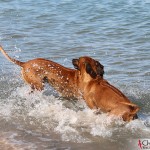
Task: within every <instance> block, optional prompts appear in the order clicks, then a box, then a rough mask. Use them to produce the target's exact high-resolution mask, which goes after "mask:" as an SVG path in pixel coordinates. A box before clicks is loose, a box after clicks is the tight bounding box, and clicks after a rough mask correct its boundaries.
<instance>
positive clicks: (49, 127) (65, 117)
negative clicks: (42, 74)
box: [0, 86, 150, 143]
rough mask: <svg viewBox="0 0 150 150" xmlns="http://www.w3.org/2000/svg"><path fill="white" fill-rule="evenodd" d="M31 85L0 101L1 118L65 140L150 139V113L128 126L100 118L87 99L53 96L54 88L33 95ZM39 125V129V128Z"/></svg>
mask: <svg viewBox="0 0 150 150" xmlns="http://www.w3.org/2000/svg"><path fill="white" fill-rule="evenodd" d="M29 92H30V88H29V87H28V86H21V87H18V88H17V89H15V90H13V91H12V92H11V94H10V96H9V97H8V98H7V99H2V100H1V102H0V117H1V118H5V119H7V120H16V124H18V123H19V124H20V125H21V126H24V128H26V126H28V128H30V129H31V128H32V130H33V131H34V130H35V131H36V130H37V129H38V130H39V131H40V132H43V131H44V130H46V131H47V132H54V133H56V134H59V135H60V137H61V139H62V140H63V141H73V142H78V143H88V142H93V141H99V140H100V139H105V138H107V139H112V138H113V139H114V140H117V139H118V137H119V136H120V135H121V134H123V135H124V136H125V137H126V138H135V137H136V138H138V137H147V136H148V135H149V134H150V117H149V114H145V115H142V113H141V114H139V116H140V118H139V119H138V120H134V121H131V122H129V123H125V122H124V121H122V119H121V118H117V117H114V116H108V114H107V113H101V114H99V115H96V113H95V111H96V110H91V109H89V108H88V107H87V106H86V104H85V102H84V101H83V100H78V101H75V100H66V99H64V98H61V97H59V96H58V95H55V94H53V89H48V90H45V91H43V92H38V91H36V92H34V93H32V94H29ZM35 126H36V127H35Z"/></svg>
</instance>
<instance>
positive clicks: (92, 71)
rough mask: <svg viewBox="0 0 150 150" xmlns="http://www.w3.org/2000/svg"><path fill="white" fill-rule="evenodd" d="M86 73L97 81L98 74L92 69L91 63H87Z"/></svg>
mask: <svg viewBox="0 0 150 150" xmlns="http://www.w3.org/2000/svg"><path fill="white" fill-rule="evenodd" d="M85 65H86V72H87V73H88V74H89V75H90V76H91V77H92V78H93V79H95V78H96V76H97V74H96V73H95V71H94V70H93V69H92V67H91V65H90V64H89V63H86V64H85Z"/></svg>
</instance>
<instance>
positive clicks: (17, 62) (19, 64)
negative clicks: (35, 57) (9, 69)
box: [0, 45, 24, 67]
mask: <svg viewBox="0 0 150 150" xmlns="http://www.w3.org/2000/svg"><path fill="white" fill-rule="evenodd" d="M0 51H1V52H2V53H3V55H4V56H5V57H6V58H7V59H8V60H9V61H11V62H12V63H15V64H17V65H18V66H21V67H22V65H23V64H24V62H21V61H18V60H16V59H13V58H11V57H10V56H8V54H7V53H6V52H5V51H4V49H3V48H2V46H1V45H0Z"/></svg>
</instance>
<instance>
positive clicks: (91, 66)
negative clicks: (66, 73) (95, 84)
mask: <svg viewBox="0 0 150 150" xmlns="http://www.w3.org/2000/svg"><path fill="white" fill-rule="evenodd" d="M72 64H73V65H74V68H75V69H77V70H79V71H81V72H86V73H87V74H89V75H90V76H91V77H92V78H93V79H95V78H96V77H103V75H104V66H103V65H101V64H100V63H99V62H98V61H96V60H94V59H92V58H90V57H87V56H85V57H80V58H79V59H73V60H72Z"/></svg>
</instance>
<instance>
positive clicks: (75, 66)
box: [72, 59, 80, 70]
mask: <svg viewBox="0 0 150 150" xmlns="http://www.w3.org/2000/svg"><path fill="white" fill-rule="evenodd" d="M72 64H73V66H74V68H75V69H77V70H80V68H79V59H72Z"/></svg>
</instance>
